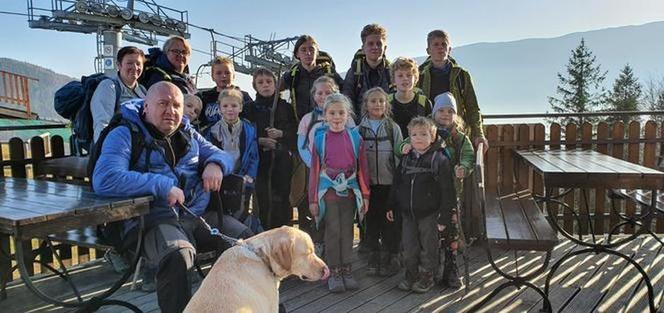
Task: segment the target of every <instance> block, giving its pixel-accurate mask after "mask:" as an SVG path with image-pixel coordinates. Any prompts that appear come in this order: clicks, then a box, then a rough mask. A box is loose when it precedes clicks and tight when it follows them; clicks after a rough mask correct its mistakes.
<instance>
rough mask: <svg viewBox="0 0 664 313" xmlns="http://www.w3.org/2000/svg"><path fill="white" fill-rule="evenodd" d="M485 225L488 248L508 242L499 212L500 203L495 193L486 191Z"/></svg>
mask: <svg viewBox="0 0 664 313" xmlns="http://www.w3.org/2000/svg"><path fill="white" fill-rule="evenodd" d="M484 211H485V215H486V216H485V223H486V236H487V241H488V244H489V245H490V246H492V245H501V244H503V245H504V244H506V243H507V240H508V238H509V237H508V236H507V231H506V230H505V221H504V219H503V215H502V212H501V206H500V202H499V201H498V196H497V195H496V194H495V193H492V192H489V191H488V190H487V191H486V204H485V209H484Z"/></svg>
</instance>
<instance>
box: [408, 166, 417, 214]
mask: <svg viewBox="0 0 664 313" xmlns="http://www.w3.org/2000/svg"><path fill="white" fill-rule="evenodd" d="M416 175H417V174H414V175H413V178H411V179H410V198H409V199H408V200H410V215H411V216H412V217H413V219H415V211H413V186H415V176H416Z"/></svg>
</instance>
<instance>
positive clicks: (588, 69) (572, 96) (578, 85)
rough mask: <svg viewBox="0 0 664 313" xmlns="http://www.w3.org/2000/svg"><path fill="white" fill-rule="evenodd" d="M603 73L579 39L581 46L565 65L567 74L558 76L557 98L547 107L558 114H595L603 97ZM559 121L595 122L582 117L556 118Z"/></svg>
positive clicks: (550, 98)
mask: <svg viewBox="0 0 664 313" xmlns="http://www.w3.org/2000/svg"><path fill="white" fill-rule="evenodd" d="M605 78H606V72H602V70H601V69H600V65H599V64H597V65H596V58H595V56H594V55H593V53H592V51H590V49H589V48H588V47H587V46H586V42H585V40H584V39H583V38H581V43H580V44H579V46H578V47H576V49H574V50H572V56H571V57H570V58H569V62H568V64H567V73H566V75H563V74H561V73H558V81H559V83H558V87H557V88H556V93H557V94H558V95H559V98H556V97H549V104H550V105H551V108H552V109H553V111H554V112H557V113H577V112H593V111H597V109H598V108H599V107H600V105H601V103H602V102H603V101H604V98H605V91H604V89H603V88H602V82H603V81H604V79H605ZM557 120H558V121H560V122H562V123H564V124H568V123H577V124H582V123H583V122H584V121H590V120H594V119H591V118H587V117H586V118H584V117H566V118H559V119H557Z"/></svg>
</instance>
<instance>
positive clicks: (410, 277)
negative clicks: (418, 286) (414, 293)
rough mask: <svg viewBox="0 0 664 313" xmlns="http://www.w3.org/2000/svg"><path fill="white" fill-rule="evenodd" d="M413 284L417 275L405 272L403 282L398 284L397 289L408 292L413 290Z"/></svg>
mask: <svg viewBox="0 0 664 313" xmlns="http://www.w3.org/2000/svg"><path fill="white" fill-rule="evenodd" d="M415 282H417V274H411V272H410V271H408V270H406V273H405V274H404V277H403V280H402V281H401V282H399V285H397V288H399V289H401V290H403V291H410V290H411V289H413V285H414V284H415Z"/></svg>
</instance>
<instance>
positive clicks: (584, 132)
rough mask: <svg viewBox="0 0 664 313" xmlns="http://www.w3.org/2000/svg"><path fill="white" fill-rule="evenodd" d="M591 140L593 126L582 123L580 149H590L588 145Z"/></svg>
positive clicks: (590, 146) (590, 145)
mask: <svg viewBox="0 0 664 313" xmlns="http://www.w3.org/2000/svg"><path fill="white" fill-rule="evenodd" d="M592 139H593V124H591V123H588V122H584V123H583V124H581V149H584V150H588V149H591V148H592V144H591V143H590V142H591V141H592Z"/></svg>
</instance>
